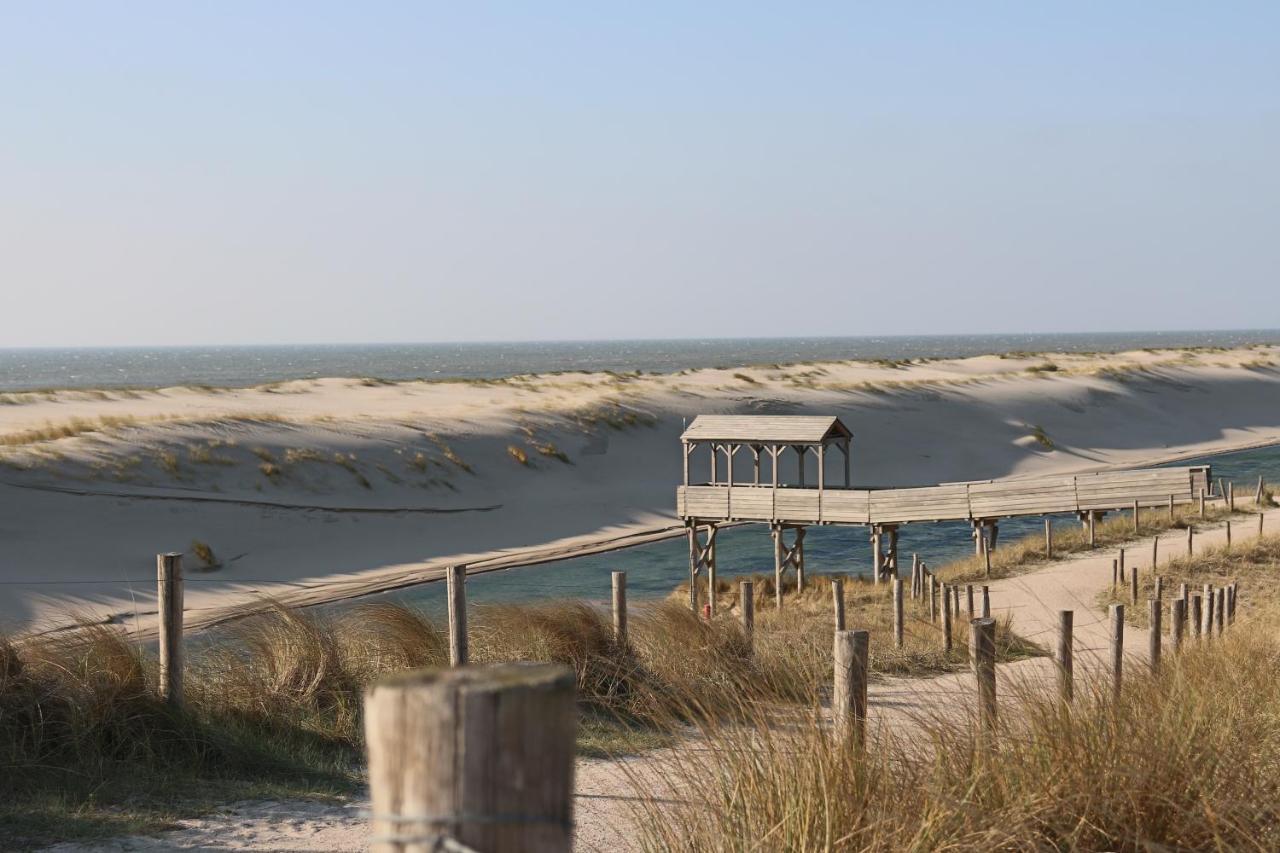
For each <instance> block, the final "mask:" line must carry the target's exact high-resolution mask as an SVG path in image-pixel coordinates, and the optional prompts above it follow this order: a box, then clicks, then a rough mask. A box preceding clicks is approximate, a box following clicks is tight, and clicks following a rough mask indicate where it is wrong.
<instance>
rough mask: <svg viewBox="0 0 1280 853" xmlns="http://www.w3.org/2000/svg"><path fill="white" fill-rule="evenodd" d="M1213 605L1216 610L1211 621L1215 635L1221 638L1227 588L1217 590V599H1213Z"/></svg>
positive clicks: (1225, 610) (1224, 620) (1224, 622)
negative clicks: (1214, 628)
mask: <svg viewBox="0 0 1280 853" xmlns="http://www.w3.org/2000/svg"><path fill="white" fill-rule="evenodd" d="M1213 603H1214V607H1215V608H1216V610H1215V616H1214V620H1213V621H1214V625H1215V626H1216V632H1217V635H1218V636H1219V637H1221V636H1222V629H1223V628H1224V627H1225V624H1226V612H1227V588H1226V587H1223V588H1222V589H1220V590H1218V597H1217V598H1215V599H1214V602H1213Z"/></svg>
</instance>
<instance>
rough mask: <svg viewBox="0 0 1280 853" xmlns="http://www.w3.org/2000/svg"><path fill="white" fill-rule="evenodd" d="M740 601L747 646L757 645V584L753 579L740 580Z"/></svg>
mask: <svg viewBox="0 0 1280 853" xmlns="http://www.w3.org/2000/svg"><path fill="white" fill-rule="evenodd" d="M738 603H739V604H741V605H742V633H743V635H744V636H745V637H746V638H747V648H748V649H752V647H753V646H754V645H755V630H756V585H755V583H754V582H752V581H738Z"/></svg>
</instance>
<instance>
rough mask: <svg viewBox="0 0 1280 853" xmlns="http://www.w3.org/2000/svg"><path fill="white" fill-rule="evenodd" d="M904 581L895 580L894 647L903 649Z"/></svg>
mask: <svg viewBox="0 0 1280 853" xmlns="http://www.w3.org/2000/svg"><path fill="white" fill-rule="evenodd" d="M902 631H903V626H902V581H901V580H900V579H899V578H894V579H893V647H894V648H895V649H900V648H902Z"/></svg>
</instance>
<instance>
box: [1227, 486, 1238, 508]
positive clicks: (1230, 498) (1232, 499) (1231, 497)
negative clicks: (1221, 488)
mask: <svg viewBox="0 0 1280 853" xmlns="http://www.w3.org/2000/svg"><path fill="white" fill-rule="evenodd" d="M1235 511H1236V484H1235V483H1233V482H1231V481H1230V480H1228V481H1227V512H1235Z"/></svg>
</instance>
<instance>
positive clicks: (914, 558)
mask: <svg viewBox="0 0 1280 853" xmlns="http://www.w3.org/2000/svg"><path fill="white" fill-rule="evenodd" d="M919 597H920V555H919V554H912V555H911V600H912V601H914V600H916V599H917V598H919Z"/></svg>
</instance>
